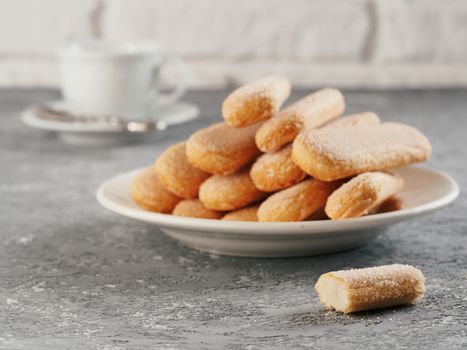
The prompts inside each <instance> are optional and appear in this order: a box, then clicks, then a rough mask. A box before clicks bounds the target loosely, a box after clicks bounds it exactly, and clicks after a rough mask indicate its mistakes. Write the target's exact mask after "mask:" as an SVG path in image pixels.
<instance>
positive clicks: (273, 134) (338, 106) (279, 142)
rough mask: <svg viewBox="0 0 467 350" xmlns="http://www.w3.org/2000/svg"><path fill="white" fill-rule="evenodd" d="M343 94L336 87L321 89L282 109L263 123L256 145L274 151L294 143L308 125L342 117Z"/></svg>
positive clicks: (316, 125) (317, 124) (266, 150)
mask: <svg viewBox="0 0 467 350" xmlns="http://www.w3.org/2000/svg"><path fill="white" fill-rule="evenodd" d="M344 108H345V102H344V96H343V95H342V93H341V92H340V91H339V90H336V89H329V88H327V89H322V90H319V91H317V92H315V93H313V94H311V95H309V96H306V97H304V98H302V99H301V100H299V101H297V102H295V103H294V104H292V105H290V106H289V107H287V108H285V109H284V110H282V111H281V112H280V113H279V115H278V116H277V117H274V118H271V119H269V120H267V121H266V122H264V124H263V125H262V126H261V128H260V129H259V130H258V132H257V133H256V145H257V146H258V148H259V149H260V150H261V151H263V152H275V151H278V150H279V149H280V148H282V146H284V145H286V144H288V143H290V142H292V141H293V140H294V139H295V137H296V136H297V135H298V133H299V132H300V130H302V129H303V128H304V127H305V125H306V127H307V128H317V127H320V126H323V125H324V124H326V123H328V122H330V121H331V120H333V119H336V118H337V117H339V116H340V115H341V114H342V113H343V112H344Z"/></svg>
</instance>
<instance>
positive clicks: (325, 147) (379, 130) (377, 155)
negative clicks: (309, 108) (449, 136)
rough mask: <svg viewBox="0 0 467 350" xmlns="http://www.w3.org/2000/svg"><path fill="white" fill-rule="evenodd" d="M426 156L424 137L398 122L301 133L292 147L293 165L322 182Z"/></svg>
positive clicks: (428, 145)
mask: <svg viewBox="0 0 467 350" xmlns="http://www.w3.org/2000/svg"><path fill="white" fill-rule="evenodd" d="M430 154H431V145H430V142H429V141H428V139H427V138H426V137H425V135H423V134H422V133H421V132H420V131H418V130H417V129H415V128H413V127H411V126H408V125H404V124H399V123H382V124H379V125H372V126H358V127H353V128H322V129H313V130H305V131H303V132H301V133H300V135H299V136H298V137H297V138H296V139H295V141H294V143H293V147H292V159H293V161H294V162H295V164H297V165H298V166H299V167H300V168H301V169H302V170H303V171H305V172H306V173H307V174H309V175H311V176H313V177H314V178H316V179H319V180H322V181H333V180H337V179H342V178H346V177H349V176H353V175H357V174H360V173H364V172H368V171H378V170H385V169H390V168H398V167H403V166H407V165H409V164H412V163H417V162H423V161H425V160H427V159H428V158H429V156H430Z"/></svg>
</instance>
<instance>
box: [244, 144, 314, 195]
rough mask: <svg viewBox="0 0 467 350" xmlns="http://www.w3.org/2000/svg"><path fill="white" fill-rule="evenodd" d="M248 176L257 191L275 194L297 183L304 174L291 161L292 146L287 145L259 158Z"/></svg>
mask: <svg viewBox="0 0 467 350" xmlns="http://www.w3.org/2000/svg"><path fill="white" fill-rule="evenodd" d="M250 176H251V178H252V180H253V182H254V183H255V186H256V188H258V189H259V190H261V191H264V192H275V191H278V190H282V189H284V188H287V187H290V186H292V185H295V184H297V183H299V182H300V181H302V180H303V179H304V178H305V177H306V173H305V172H304V171H303V170H302V169H300V168H299V167H298V166H297V165H296V164H295V163H294V162H293V161H292V145H288V146H286V147H284V148H282V149H281V150H279V151H277V152H275V153H265V154H263V155H262V156H260V157H259V158H258V159H257V160H256V161H255V162H254V163H253V165H252V167H251V171H250Z"/></svg>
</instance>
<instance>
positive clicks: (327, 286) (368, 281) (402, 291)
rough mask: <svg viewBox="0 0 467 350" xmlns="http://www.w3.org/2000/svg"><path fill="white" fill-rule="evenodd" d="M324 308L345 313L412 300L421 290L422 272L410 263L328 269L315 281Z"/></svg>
mask: <svg viewBox="0 0 467 350" xmlns="http://www.w3.org/2000/svg"><path fill="white" fill-rule="evenodd" d="M315 290H316V292H317V293H318V296H319V300H320V301H321V303H322V304H324V306H325V307H326V308H327V309H334V310H337V311H340V312H343V313H345V314H347V313H350V312H357V311H363V310H370V309H377V308H383V307H389V306H396V305H411V304H416V303H417V302H418V301H419V300H420V299H422V298H423V295H424V294H425V278H424V277H423V274H422V272H421V271H420V270H419V269H417V268H415V267H413V266H410V265H400V264H393V265H385V266H378V267H369V268H365V269H352V270H342V271H334V272H329V273H326V274H324V275H321V276H320V278H319V279H318V282H317V283H316V285H315Z"/></svg>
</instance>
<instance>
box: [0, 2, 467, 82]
mask: <svg viewBox="0 0 467 350" xmlns="http://www.w3.org/2000/svg"><path fill="white" fill-rule="evenodd" d="M0 23H1V28H2V30H0V86H31V85H35V86H56V85H57V83H58V74H57V68H56V63H55V56H54V51H55V49H56V48H57V47H58V46H59V45H60V43H62V42H64V41H66V40H69V39H73V38H103V39H106V40H118V41H122V40H131V39H135V38H151V39H154V40H157V41H158V42H160V43H161V44H162V45H163V46H164V47H166V48H167V50H168V51H170V52H172V53H177V54H180V55H182V56H183V57H184V58H185V60H186V61H187V62H188V64H189V66H190V69H191V73H192V80H191V84H192V86H193V87H222V86H225V85H226V84H229V83H232V82H234V83H236V82H242V81H245V80H249V79H252V78H254V77H257V76H261V75H264V74H271V73H280V74H285V75H287V76H289V77H290V78H291V79H292V81H293V82H294V83H295V84H297V85H302V86H319V85H337V86H345V87H417V86H421V87H430V86H467V0H288V1H283V0H235V1H219V0H196V1H194V0H170V1H168V0H0Z"/></svg>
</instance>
